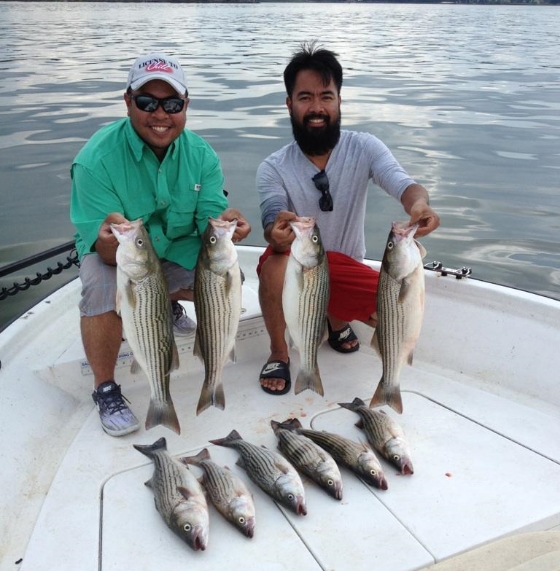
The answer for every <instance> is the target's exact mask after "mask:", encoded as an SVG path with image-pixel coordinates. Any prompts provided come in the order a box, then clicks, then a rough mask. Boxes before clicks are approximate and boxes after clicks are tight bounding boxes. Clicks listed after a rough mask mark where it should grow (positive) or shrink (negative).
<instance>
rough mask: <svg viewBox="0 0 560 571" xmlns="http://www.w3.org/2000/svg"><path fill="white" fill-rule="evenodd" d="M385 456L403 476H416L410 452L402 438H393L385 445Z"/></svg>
mask: <svg viewBox="0 0 560 571" xmlns="http://www.w3.org/2000/svg"><path fill="white" fill-rule="evenodd" d="M385 454H386V457H387V459H388V460H389V461H390V462H392V463H393V464H394V465H395V466H396V467H397V468H398V469H399V470H400V473H401V474H403V475H409V474H414V468H413V466H412V460H411V457H410V452H409V450H408V446H407V445H406V442H405V441H403V439H402V438H398V437H397V438H392V439H391V440H389V441H388V442H387V443H386V444H385Z"/></svg>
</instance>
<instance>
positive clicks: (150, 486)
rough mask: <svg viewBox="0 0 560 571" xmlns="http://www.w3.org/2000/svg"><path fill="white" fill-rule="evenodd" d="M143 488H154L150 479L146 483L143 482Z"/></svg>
mask: <svg viewBox="0 0 560 571" xmlns="http://www.w3.org/2000/svg"><path fill="white" fill-rule="evenodd" d="M144 486H146V487H148V488H153V487H154V484H153V482H152V479H151V478H150V479H149V480H146V481H145V482H144Z"/></svg>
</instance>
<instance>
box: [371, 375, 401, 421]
mask: <svg viewBox="0 0 560 571" xmlns="http://www.w3.org/2000/svg"><path fill="white" fill-rule="evenodd" d="M384 404H388V405H389V406H390V407H391V408H392V409H393V410H395V411H396V412H398V413H399V414H402V411H403V404H402V397H401V390H400V388H399V387H398V386H397V387H393V388H392V389H387V388H386V387H385V386H384V385H383V377H381V380H380V381H379V384H378V385H377V389H376V390H375V393H374V395H373V397H372V399H371V401H370V403H369V408H374V407H376V406H382V405H384Z"/></svg>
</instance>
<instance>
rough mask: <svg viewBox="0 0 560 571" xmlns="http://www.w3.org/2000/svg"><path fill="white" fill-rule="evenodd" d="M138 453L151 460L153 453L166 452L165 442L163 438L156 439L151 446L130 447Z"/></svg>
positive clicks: (136, 445)
mask: <svg viewBox="0 0 560 571" xmlns="http://www.w3.org/2000/svg"><path fill="white" fill-rule="evenodd" d="M132 446H133V447H134V448H136V450H138V452H141V453H142V454H144V456H147V457H148V458H152V457H153V455H154V452H157V451H158V450H167V441H166V440H165V437H163V436H162V437H161V438H158V439H157V440H156V441H155V442H154V443H153V444H133V445H132Z"/></svg>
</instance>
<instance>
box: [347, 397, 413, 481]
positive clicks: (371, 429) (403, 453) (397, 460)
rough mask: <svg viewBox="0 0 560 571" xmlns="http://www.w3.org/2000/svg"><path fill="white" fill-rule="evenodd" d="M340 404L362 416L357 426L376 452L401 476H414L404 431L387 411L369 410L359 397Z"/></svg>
mask: <svg viewBox="0 0 560 571" xmlns="http://www.w3.org/2000/svg"><path fill="white" fill-rule="evenodd" d="M338 404H339V405H340V406H342V407H344V408H347V409H348V410H351V411H352V412H355V413H356V414H358V415H359V416H360V420H359V421H358V422H357V423H356V426H357V427H358V428H362V429H363V430H364V431H365V433H366V437H367V439H368V442H369V443H370V445H371V447H372V448H373V449H374V450H377V452H379V454H381V455H382V456H383V457H384V458H386V459H387V460H388V461H389V462H391V464H394V465H395V466H396V467H397V468H398V469H399V470H400V472H401V474H414V468H413V467H412V460H411V459H410V450H409V446H408V442H407V440H406V436H405V434H404V431H403V429H402V428H401V427H400V426H399V425H398V424H397V423H396V422H395V421H394V420H393V419H392V418H391V417H390V416H389V415H388V414H386V413H385V411H383V410H374V409H371V408H369V407H368V406H367V405H366V403H365V402H364V401H363V400H362V399H360V398H358V397H356V398H355V399H354V400H353V401H352V402H346V403H344V402H339V403H338Z"/></svg>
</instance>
